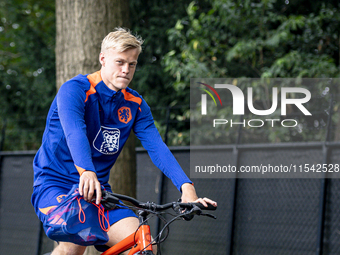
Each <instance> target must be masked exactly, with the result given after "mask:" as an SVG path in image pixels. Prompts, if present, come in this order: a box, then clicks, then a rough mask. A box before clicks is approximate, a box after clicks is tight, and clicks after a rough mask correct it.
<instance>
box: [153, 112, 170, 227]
mask: <svg viewBox="0 0 340 255" xmlns="http://www.w3.org/2000/svg"><path fill="white" fill-rule="evenodd" d="M170 111H171V106H168V107H167V109H166V129H165V134H164V143H165V144H166V145H168V133H169V124H170ZM164 183H165V175H164V173H163V172H162V171H161V172H160V173H159V185H158V192H159V193H158V198H157V203H158V204H159V205H161V204H163V190H164ZM155 228H156V231H157V232H155V233H159V232H160V231H161V219H160V218H159V217H157V221H156V227H155Z"/></svg>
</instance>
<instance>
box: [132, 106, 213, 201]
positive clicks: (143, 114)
mask: <svg viewBox="0 0 340 255" xmlns="http://www.w3.org/2000/svg"><path fill="white" fill-rule="evenodd" d="M134 132H135V134H136V136H137V137H138V138H139V140H140V141H141V142H142V145H143V147H144V148H145V149H146V150H147V151H148V153H149V155H150V158H151V160H152V162H153V163H154V164H155V165H156V166H157V167H158V168H159V169H161V170H162V171H163V173H164V174H165V175H166V176H167V177H169V178H170V179H171V181H172V182H173V183H174V185H175V186H176V187H177V189H178V190H179V191H181V192H182V201H183V202H199V203H202V204H203V205H204V206H207V203H210V204H212V205H214V206H217V203H216V202H214V201H212V200H210V199H208V198H198V196H197V194H196V190H195V187H194V186H193V184H192V182H191V180H190V179H189V178H188V177H187V175H186V174H185V173H184V171H183V170H182V168H181V167H180V165H179V164H178V162H177V160H176V159H175V157H174V156H173V154H172V153H171V152H170V150H169V148H168V147H167V146H166V145H165V144H164V142H163V141H162V139H161V136H160V135H159V132H158V130H157V128H156V127H155V125H154V120H153V118H152V115H151V112H150V108H149V107H148V105H147V104H146V103H145V101H144V100H143V102H142V105H141V111H140V112H139V116H137V119H136V123H135V126H134Z"/></svg>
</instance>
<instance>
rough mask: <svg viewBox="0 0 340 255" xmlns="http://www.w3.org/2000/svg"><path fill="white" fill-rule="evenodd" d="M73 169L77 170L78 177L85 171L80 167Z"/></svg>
mask: <svg viewBox="0 0 340 255" xmlns="http://www.w3.org/2000/svg"><path fill="white" fill-rule="evenodd" d="M75 167H76V168H77V171H78V173H79V175H80V176H81V175H82V174H83V173H84V172H85V171H86V170H85V169H84V168H82V167H80V166H76V165H75Z"/></svg>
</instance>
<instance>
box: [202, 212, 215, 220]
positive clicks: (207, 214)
mask: <svg viewBox="0 0 340 255" xmlns="http://www.w3.org/2000/svg"><path fill="white" fill-rule="evenodd" d="M200 215H202V216H208V217H210V218H213V219H214V220H216V219H217V217H216V216H215V215H213V214H210V213H201V214H200Z"/></svg>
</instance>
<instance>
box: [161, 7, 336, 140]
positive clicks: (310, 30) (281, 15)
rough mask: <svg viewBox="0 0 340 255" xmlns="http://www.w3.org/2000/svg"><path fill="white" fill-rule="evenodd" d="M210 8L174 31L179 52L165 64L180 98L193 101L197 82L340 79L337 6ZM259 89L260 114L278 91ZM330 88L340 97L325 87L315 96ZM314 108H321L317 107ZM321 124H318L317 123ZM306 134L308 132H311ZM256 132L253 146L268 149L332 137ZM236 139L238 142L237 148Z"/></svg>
mask: <svg viewBox="0 0 340 255" xmlns="http://www.w3.org/2000/svg"><path fill="white" fill-rule="evenodd" d="M209 2H210V3H211V6H210V8H209V9H208V10H207V6H206V4H205V5H204V6H203V7H201V2H192V3H190V4H189V6H188V8H187V16H185V17H183V18H182V19H180V20H178V22H177V23H176V25H175V26H174V27H173V28H172V29H170V30H169V32H168V34H169V41H170V42H172V45H173V46H174V47H173V48H172V50H171V51H169V52H168V53H167V55H166V56H165V57H164V65H165V67H166V70H167V71H168V72H169V74H171V75H172V76H174V77H175V78H176V79H175V80H174V88H175V90H176V91H181V93H178V94H176V95H177V96H182V95H183V94H184V95H185V94H186V95H188V94H189V89H190V86H189V84H190V78H194V77H195V78H199V77H204V78H226V77H234V78H237V77H250V78H280V77H282V78H327V77H340V72H339V58H340V56H339V47H340V45H339V41H340V40H339V27H340V17H339V15H337V13H339V10H340V4H339V3H338V2H337V1H328V2H327V3H325V2H321V1H317V2H313V3H310V2H308V1H294V3H290V2H289V1H285V2H284V3H283V2H282V1H278V0H263V1H251V0H245V1H244V0H243V1H241V0H215V1H209ZM301 6H303V7H304V8H302V7H301ZM252 86H255V87H254V89H255V91H257V93H256V95H255V98H254V100H257V101H260V102H257V103H258V104H259V106H260V109H261V107H262V109H267V108H265V101H268V100H270V99H271V95H270V94H268V93H266V91H268V90H269V91H270V90H271V88H270V87H266V86H263V85H252ZM326 89H328V90H330V91H331V92H332V93H334V94H337V93H339V92H338V86H336V85H334V86H332V87H330V88H328V87H325V86H324V85H320V86H319V87H317V88H316V89H315V90H314V91H313V92H315V93H313V95H320V96H321V94H322V93H323V92H325V90H326ZM328 90H327V91H328ZM327 93H328V92H326V94H327ZM264 95H266V96H265V97H264ZM328 95H329V93H328ZM181 101H182V102H185V103H186V104H187V105H189V102H188V98H186V97H183V96H182V97H181ZM314 106H315V108H316V106H317V105H314ZM336 107H337V106H336V105H335V108H336ZM222 115H223V113H222V112H221V116H222ZM316 118H320V116H318V117H316ZM323 118H325V117H323ZM336 118H338V116H337V117H335V119H336ZM326 119H327V118H326ZM320 121H321V120H320V119H315V120H314V121H312V123H320ZM324 121H325V120H324V119H322V122H324ZM326 122H327V120H326ZM313 125H316V126H317V125H318V124H313ZM306 128H307V126H306V125H305V129H304V131H306ZM245 131H246V133H247V130H245ZM248 131H249V132H250V133H249V135H248V136H247V137H246V139H245V140H246V141H247V142H257V141H258V139H260V140H261V141H262V142H265V141H272V142H280V141H287V139H288V141H291V140H292V139H294V141H298V140H305V141H306V140H315V139H321V140H322V138H321V137H324V136H322V135H321V136H320V137H319V138H315V136H314V135H313V134H312V133H310V132H309V133H308V132H307V133H303V134H309V136H307V137H302V136H301V132H297V130H290V131H289V132H291V134H287V130H285V132H283V133H275V131H272V132H266V133H264V134H258V135H256V136H255V135H254V133H253V132H252V131H250V130H248ZM324 132H326V131H325V130H324ZM234 140H235V139H233V138H230V140H229V142H234Z"/></svg>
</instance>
